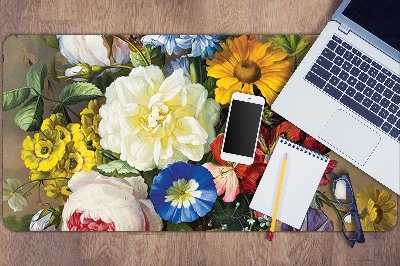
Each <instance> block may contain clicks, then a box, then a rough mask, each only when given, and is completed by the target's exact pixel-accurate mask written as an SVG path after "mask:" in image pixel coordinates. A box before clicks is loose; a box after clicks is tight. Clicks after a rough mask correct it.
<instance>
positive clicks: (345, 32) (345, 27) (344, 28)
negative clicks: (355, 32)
mask: <svg viewBox="0 0 400 266" xmlns="http://www.w3.org/2000/svg"><path fill="white" fill-rule="evenodd" d="M338 30H340V31H341V32H343V33H344V34H347V33H349V31H350V29H349V27H347V26H346V25H343V24H340V26H339V28H338Z"/></svg>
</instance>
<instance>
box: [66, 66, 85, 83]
mask: <svg viewBox="0 0 400 266" xmlns="http://www.w3.org/2000/svg"><path fill="white" fill-rule="evenodd" d="M82 69H83V66H74V67H70V68H67V69H66V70H65V76H66V77H75V76H76V75H78V74H79V72H80V71H81V70H82ZM74 80H75V81H85V80H86V79H84V78H74Z"/></svg>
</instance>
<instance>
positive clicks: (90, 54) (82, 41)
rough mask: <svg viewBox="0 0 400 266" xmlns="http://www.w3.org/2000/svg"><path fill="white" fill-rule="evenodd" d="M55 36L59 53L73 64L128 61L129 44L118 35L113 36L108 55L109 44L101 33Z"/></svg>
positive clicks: (102, 64) (105, 64) (107, 63)
mask: <svg viewBox="0 0 400 266" xmlns="http://www.w3.org/2000/svg"><path fill="white" fill-rule="evenodd" d="M57 38H58V40H59V47H60V53H61V54H62V55H63V56H65V57H66V58H67V59H68V62H69V63H70V64H73V65H75V64H77V63H87V64H89V65H91V66H93V65H100V66H110V65H112V64H124V63H127V62H128V61H129V46H128V44H127V43H126V42H124V41H123V40H121V39H120V38H118V37H114V40H113V44H112V50H111V51H112V53H111V54H112V56H110V57H109V53H110V45H109V44H108V42H107V41H106V40H105V39H104V37H103V36H102V35H57Z"/></svg>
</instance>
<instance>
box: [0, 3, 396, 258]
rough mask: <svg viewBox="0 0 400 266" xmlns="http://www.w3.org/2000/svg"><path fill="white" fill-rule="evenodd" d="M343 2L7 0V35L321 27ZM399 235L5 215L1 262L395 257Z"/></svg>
mask: <svg viewBox="0 0 400 266" xmlns="http://www.w3.org/2000/svg"><path fill="white" fill-rule="evenodd" d="M339 3H340V1H339V0H318V1H309V0H263V1H255V0H242V1H226V0H224V1H212V0H203V1H195V0H186V1H179V0H154V1H150V0H147V1H146V0H138V1H128V0H123V1H115V0H114V1H113V0H97V1H93V2H89V1H82V0H79V1H78V0H69V1H54V0H41V1H40V0H37V1H22V0H0V29H1V33H0V40H1V43H2V44H3V43H4V40H5V39H6V37H7V36H9V35H11V34H42V33H43V34H44V33H48V34H50V33H58V34H66V33H69V34H95V33H110V34H116V33H132V34H150V33H226V34H240V33H259V34H272V33H304V34H318V33H319V32H320V31H321V30H322V28H323V26H324V25H325V24H326V23H327V21H328V20H329V18H330V16H331V15H332V13H333V11H334V10H335V9H336V7H337V6H338V5H339ZM0 49H1V50H0V52H1V54H2V51H3V47H2V45H1V48H0ZM2 68H3V65H2V64H1V67H0V79H1V80H2V78H3V76H2V75H3V73H2ZM0 115H1V111H0ZM0 126H1V128H2V122H0ZM0 141H1V143H2V142H3V139H2V135H0ZM0 166H2V161H1V162H0ZM397 199H398V202H399V199H400V197H398V198H397ZM1 206H2V205H1ZM397 206H398V207H397V208H398V209H399V204H397ZM399 236H400V230H399V225H398V224H397V225H396V226H395V228H394V229H393V230H391V231H389V232H386V233H365V238H366V243H364V244H356V245H355V247H354V248H353V249H351V248H350V247H349V246H348V244H347V243H346V242H345V241H344V239H343V236H342V234H341V233H339V232H335V233H288V232H285V233H280V232H278V233H276V236H275V238H274V241H273V242H272V243H271V242H269V241H267V236H266V234H263V233H253V232H251V233H233V232H227V233H211V232H194V233H173V232H171V233H168V232H155V233H137V232H132V233H128V232H119V233H62V232H57V233H13V232H10V231H9V230H7V229H6V228H5V227H4V225H3V223H2V221H0V265H114V264H115V265H132V264H135V265H336V266H338V265H376V264H381V265H396V264H398V260H399V259H400V246H399V244H398V242H399V240H398V239H399Z"/></svg>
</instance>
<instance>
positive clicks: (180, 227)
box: [167, 221, 193, 232]
mask: <svg viewBox="0 0 400 266" xmlns="http://www.w3.org/2000/svg"><path fill="white" fill-rule="evenodd" d="M167 231H178V232H191V231H193V229H192V228H191V227H190V226H189V225H188V224H187V223H179V224H174V223H173V222H170V221H168V223H167Z"/></svg>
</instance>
